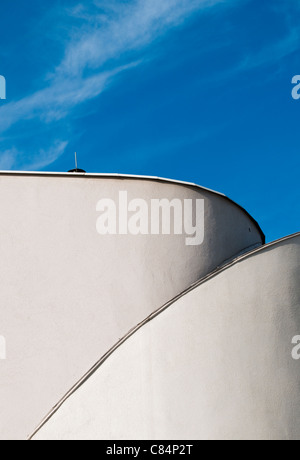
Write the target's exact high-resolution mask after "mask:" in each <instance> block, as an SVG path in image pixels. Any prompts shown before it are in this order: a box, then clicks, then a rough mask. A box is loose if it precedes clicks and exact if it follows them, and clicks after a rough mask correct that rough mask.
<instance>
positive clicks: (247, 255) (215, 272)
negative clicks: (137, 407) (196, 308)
mask: <svg viewBox="0 0 300 460" xmlns="http://www.w3.org/2000/svg"><path fill="white" fill-rule="evenodd" d="M298 237H300V232H298V233H294V234H292V235H289V236H285V237H283V238H280V239H279V240H276V241H272V242H271V243H268V244H266V245H264V246H259V247H256V248H254V249H252V250H250V251H249V252H247V253H244V254H242V255H239V256H237V257H236V258H235V259H232V260H231V261H230V262H228V263H224V264H223V265H222V266H220V267H217V268H216V269H215V270H213V271H212V272H210V273H209V274H207V275H205V276H204V277H203V278H201V279H200V280H198V281H196V282H195V283H193V284H192V285H191V286H189V287H188V288H187V289H185V290H184V291H183V292H181V293H180V294H178V295H177V296H176V297H174V298H173V299H171V300H169V301H168V302H167V303H165V304H164V305H162V306H161V307H160V308H158V309H157V310H155V311H154V312H153V313H151V314H150V315H149V316H147V318H145V319H144V320H143V321H141V322H140V323H139V324H137V325H136V326H134V327H133V328H132V329H130V331H129V332H127V334H126V335H125V336H124V337H122V338H121V339H120V340H119V341H118V342H117V343H115V344H114V345H113V346H112V347H111V348H110V349H109V350H108V351H107V352H106V353H105V354H104V355H103V356H102V357H101V358H100V359H99V361H98V362H97V363H96V364H95V365H94V366H93V367H92V368H91V369H90V370H89V371H88V372H87V373H86V374H84V375H83V377H82V378H81V379H80V380H79V381H78V382H77V383H76V384H75V385H74V386H73V387H72V388H71V389H70V390H69V391H68V392H67V393H66V394H65V396H64V397H63V398H62V399H61V400H60V401H59V402H58V403H57V404H56V405H55V406H54V407H53V409H52V410H51V411H50V412H49V413H48V414H47V415H46V416H45V418H44V419H43V420H42V421H41V423H40V424H39V425H38V426H37V428H36V429H35V430H34V432H33V433H32V434H31V435H30V436H29V437H28V440H29V441H30V440H31V439H32V438H33V437H34V436H35V435H36V434H37V433H38V432H39V431H40V429H41V428H43V426H44V425H46V423H47V422H48V421H49V420H50V419H51V418H52V417H53V415H54V414H55V413H56V412H57V411H58V410H59V409H60V408H61V407H62V405H63V404H64V403H65V402H66V401H67V400H68V399H69V398H70V397H71V396H72V395H73V394H74V393H75V392H76V391H77V390H78V389H79V388H80V387H81V386H82V385H83V384H84V383H85V382H86V381H87V380H88V379H89V378H90V377H91V376H92V375H93V374H94V373H95V372H96V371H97V370H98V369H99V368H100V367H101V366H102V364H103V363H104V362H105V361H106V360H107V359H108V358H109V357H110V356H111V355H112V354H113V353H114V352H115V351H116V350H117V349H118V348H119V347H120V346H121V345H122V344H123V343H124V342H126V341H127V340H128V339H129V338H130V337H131V336H133V335H134V334H135V333H136V332H138V331H139V330H140V329H141V328H142V327H143V326H145V325H146V324H147V323H149V322H150V321H152V320H153V319H154V318H156V317H157V316H158V315H160V314H161V313H163V312H164V311H165V310H167V309H168V308H169V307H171V306H172V305H173V304H174V303H175V302H177V300H180V299H181V298H182V297H184V296H185V295H187V294H189V293H190V292H192V291H194V290H195V289H196V288H197V287H199V286H201V285H202V284H204V283H205V282H206V281H209V280H210V279H212V278H215V277H216V276H217V275H219V274H220V273H222V272H224V271H226V270H228V269H229V268H231V267H232V266H234V265H236V264H237V263H239V262H241V261H243V260H245V259H248V258H250V257H252V256H253V255H255V254H257V253H260V252H264V251H267V250H268V249H270V248H272V247H274V246H279V245H280V244H281V243H284V242H285V241H289V240H293V239H294V238H298Z"/></svg>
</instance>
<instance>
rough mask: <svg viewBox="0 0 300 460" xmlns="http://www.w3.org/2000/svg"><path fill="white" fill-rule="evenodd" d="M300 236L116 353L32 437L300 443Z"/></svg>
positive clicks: (200, 292)
mask: <svg viewBox="0 0 300 460" xmlns="http://www.w3.org/2000/svg"><path fill="white" fill-rule="evenodd" d="M299 277H300V234H299V235H298V236H295V237H293V238H290V239H286V240H284V241H280V242H278V243H277V244H275V245H272V246H268V247H266V248H265V249H262V250H260V251H257V252H256V253H254V254H252V255H250V256H247V257H245V258H243V260H241V261H239V262H238V263H235V264H234V265H232V266H231V267H229V268H227V269H225V270H224V271H222V272H221V273H219V274H218V275H217V276H215V277H214V278H212V279H210V280H209V281H206V282H204V283H203V284H202V285H200V286H198V287H197V288H195V289H194V290H193V291H191V292H189V293H188V294H186V295H184V296H183V297H182V298H180V299H179V300H178V301H176V302H175V303H174V304H173V305H171V306H170V307H169V308H168V309H166V310H165V311H164V312H163V313H161V314H160V315H159V316H157V317H156V318H154V319H153V320H152V321H151V322H149V323H146V324H145V325H144V326H143V327H142V328H141V329H139V330H138V331H137V332H136V333H135V334H134V335H132V336H131V337H130V338H129V339H128V340H127V341H126V342H125V343H124V344H123V345H121V347H120V348H118V349H117V350H116V351H115V352H114V353H113V354H112V355H111V356H110V357H109V358H108V359H107V360H106V361H105V362H104V363H103V364H102V365H101V366H100V367H99V368H98V370H97V371H96V372H95V373H94V374H93V375H92V376H91V377H90V378H89V379H88V380H87V381H86V382H85V383H84V384H83V385H82V386H81V387H80V388H79V389H78V390H77V391H75V392H74V393H73V394H72V395H71V396H70V398H69V399H67V400H66V401H65V403H64V404H63V405H62V406H61V407H60V409H59V410H58V411H57V412H56V413H55V414H54V415H53V416H52V418H50V419H49V420H48V422H47V423H46V424H45V425H44V426H43V427H42V428H41V429H40V431H38V433H37V434H36V435H35V436H34V439H36V440H48V439H59V440H64V439H108V440H109V439H112V440H113V439H125V440H128V439H187V440H192V439H195V440H197V439H273V440H275V439H294V440H296V439H298V440H299V439H300V425H299V419H300V390H299V389H300V367H299V366H300V364H299V363H300V361H295V360H293V359H292V355H291V352H292V347H293V345H292V338H293V337H294V336H295V335H299V333H300V288H299Z"/></svg>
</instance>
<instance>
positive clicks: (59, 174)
mask: <svg viewBox="0 0 300 460" xmlns="http://www.w3.org/2000/svg"><path fill="white" fill-rule="evenodd" d="M0 176H38V177H43V176H49V177H68V178H74V177H77V178H80V179H83V178H88V179H91V178H95V179H121V180H122V179H133V180H144V181H156V182H161V183H169V184H177V185H182V186H185V187H190V188H196V189H198V190H204V191H206V192H210V193H213V194H215V195H218V196H221V197H222V198H225V199H226V200H227V201H229V202H230V203H232V204H234V205H235V206H237V207H238V208H239V209H240V210H241V211H242V212H244V213H245V214H246V215H247V216H248V217H249V219H250V220H251V221H252V222H253V224H254V225H255V226H256V228H257V230H258V232H259V233H260V236H261V239H262V244H263V245H264V244H266V236H265V234H264V232H263V231H262V228H261V227H260V225H259V223H258V222H257V221H256V220H255V219H254V217H252V216H251V214H249V212H248V211H247V210H246V209H245V208H244V207H243V206H241V205H240V204H238V203H237V202H236V201H234V200H232V199H231V198H229V197H228V196H226V195H224V194H223V193H220V192H217V191H215V190H212V189H209V188H206V187H202V186H201V185H198V184H195V183H193V182H185V181H180V180H176V179H167V178H162V177H158V176H139V175H133V174H118V173H83V172H77V173H69V172H46V171H0Z"/></svg>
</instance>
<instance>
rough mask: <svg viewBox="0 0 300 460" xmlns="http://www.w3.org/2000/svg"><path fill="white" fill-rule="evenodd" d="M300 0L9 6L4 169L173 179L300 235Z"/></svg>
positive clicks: (1, 127)
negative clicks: (299, 80) (295, 92)
mask: <svg viewBox="0 0 300 460" xmlns="http://www.w3.org/2000/svg"><path fill="white" fill-rule="evenodd" d="M299 39H300V2H298V1H296V0H263V1H262V0H131V1H126V0H94V1H84V2H82V3H80V2H76V1H71V0H70V1H64V0H60V1H58V0H51V2H50V1H48V0H44V1H43V2H41V1H37V0H30V1H28V2H24V1H23V0H22V1H21V0H16V1H14V2H11V1H8V0H3V1H2V2H1V29H0V44H1V46H0V75H3V76H4V77H5V78H6V82H7V99H6V100H1V101H0V169H5V170H7V169H8V170H10V169H12V170H34V171H35V170H40V171H67V170H68V169H70V168H72V167H73V166H74V152H75V151H77V152H78V157H79V167H81V168H83V169H85V170H86V171H87V172H104V173H126V174H143V175H154V176H162V177H168V178H173V179H179V180H184V181H190V182H196V183H198V184H199V185H203V186H205V187H209V188H212V189H215V190H218V191H220V192H223V193H225V194H226V195H228V196H229V197H230V198H232V199H233V200H235V201H237V202H238V203H239V204H241V205H242V206H244V207H245V208H246V209H247V210H248V211H249V212H250V213H251V214H252V215H253V217H254V218H255V219H256V220H258V221H259V223H260V224H261V227H262V229H263V231H264V232H265V233H266V237H267V241H270V240H273V239H275V238H279V237H281V236H285V235H287V234H290V233H294V232H296V231H299V230H300V222H299V221H300V219H299V199H300V187H299V166H300V161H299V149H300V143H299V140H298V137H299V134H298V133H299V126H300V100H294V99H293V98H292V97H291V91H292V88H293V86H292V83H291V81H292V78H293V76H295V75H299V74H300V60H299V57H300V40H299Z"/></svg>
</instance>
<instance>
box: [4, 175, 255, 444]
mask: <svg viewBox="0 0 300 460" xmlns="http://www.w3.org/2000/svg"><path fill="white" fill-rule="evenodd" d="M119 191H127V192H128V197H129V199H133V198H143V199H145V200H150V199H155V198H159V199H162V198H167V199H169V200H172V199H173V198H178V199H180V200H184V199H193V200H196V199H204V200H205V238H204V242H203V244H202V245H201V246H186V245H185V237H186V236H185V235H176V236H174V235H155V236H154V235H138V236H132V235H116V236H108V235H106V236H100V235H99V234H98V233H97V232H96V220H97V217H98V213H97V212H96V204H97V202H98V201H99V200H100V199H102V198H111V199H114V200H117V198H118V193H119ZM0 197H1V198H0V234H1V239H0V257H1V266H0V279H1V289H0V305H1V307H0V326H1V329H0V335H2V336H4V337H5V339H6V346H7V359H6V361H1V362H0V379H1V386H0V439H25V438H26V437H27V435H29V434H30V433H31V432H32V431H33V429H34V428H35V427H36V426H37V425H38V423H39V422H40V420H41V419H42V418H43V417H44V416H45V414H46V413H48V411H49V410H50V409H51V408H52V407H53V406H54V405H55V404H56V403H57V401H58V400H59V399H60V398H61V397H62V396H63V395H64V394H65V393H66V392H67V391H68V390H69V389H70V387H71V386H72V385H73V384H74V383H75V382H76V381H77V380H78V379H80V377H81V376H82V375H83V374H84V373H85V372H86V371H87V370H88V369H89V368H90V367H91V366H92V365H93V364H94V363H95V362H96V361H97V360H98V359H99V357H100V356H102V355H103V354H104V353H106V351H107V350H108V349H109V348H110V347H111V346H112V345H113V344H114V343H115V342H116V341H118V339H119V338H120V337H122V336H124V335H125V334H126V333H127V332H128V331H129V330H130V329H131V328H132V327H134V326H135V325H136V324H138V323H139V322H140V321H142V320H143V319H144V318H145V317H146V316H148V315H149V314H150V313H151V312H153V311H154V310H156V309H157V308H159V307H160V306H161V305H163V304H164V303H165V302H167V301H169V300H170V299H172V298H173V297H174V296H176V295H177V294H179V293H181V292H182V291H183V290H184V289H186V288H187V287H188V286H189V285H190V284H192V283H194V282H195V281H197V280H198V279H199V278H201V277H202V276H204V275H206V274H207V273H209V272H210V271H211V270H213V269H215V268H216V267H217V266H218V265H220V264H222V263H223V262H224V261H225V260H227V259H230V258H232V257H234V256H235V255H236V254H238V253H240V252H241V251H244V250H247V248H250V247H252V246H253V245H260V244H261V243H262V234H261V231H260V229H259V227H258V226H257V225H256V223H255V222H254V221H253V220H252V219H251V218H250V217H249V215H247V213H246V212H245V211H243V210H242V209H241V208H239V207H238V206H237V205H235V204H234V203H232V202H230V201H229V200H227V199H226V198H225V197H223V196H222V195H218V194H216V193H213V192H210V191H208V190H205V189H201V188H199V187H198V188H197V187H193V186H190V185H187V184H178V183H176V182H172V181H168V182H164V181H161V180H155V179H152V180H149V179H147V180H146V179H145V180H144V179H143V178H140V179H133V178H129V177H101V176H99V177H89V176H86V177H84V176H78V177H75V176H71V175H69V176H67V175H51V174H48V175H47V174H43V175H42V174H40V175H38V174H36V175H35V174H0Z"/></svg>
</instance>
